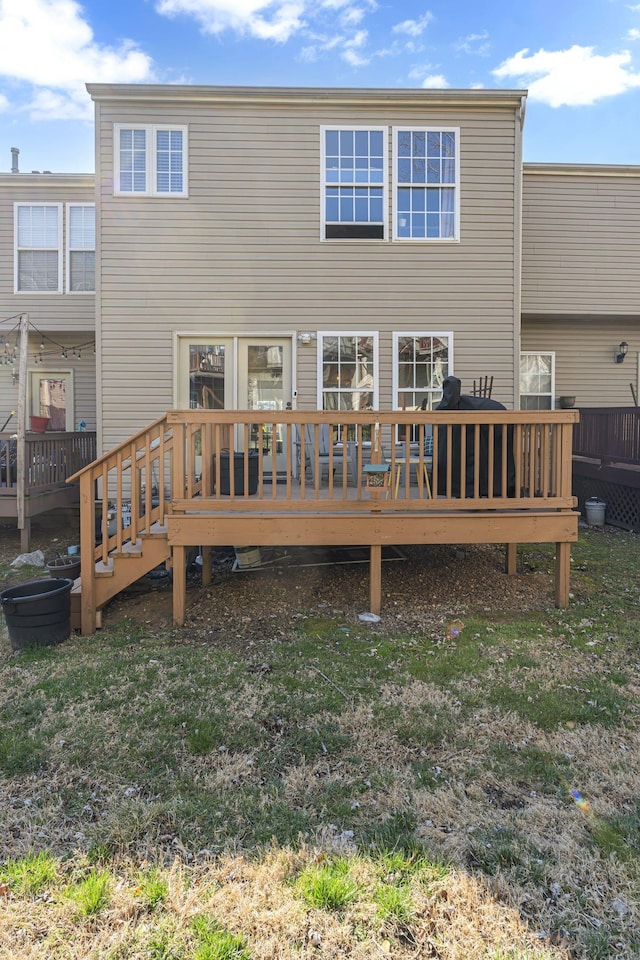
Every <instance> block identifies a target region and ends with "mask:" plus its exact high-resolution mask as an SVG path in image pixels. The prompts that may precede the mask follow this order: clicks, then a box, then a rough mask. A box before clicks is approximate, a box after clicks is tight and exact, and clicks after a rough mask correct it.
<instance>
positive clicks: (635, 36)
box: [627, 27, 640, 40]
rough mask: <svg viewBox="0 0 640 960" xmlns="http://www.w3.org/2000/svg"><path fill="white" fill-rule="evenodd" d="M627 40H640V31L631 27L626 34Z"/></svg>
mask: <svg viewBox="0 0 640 960" xmlns="http://www.w3.org/2000/svg"><path fill="white" fill-rule="evenodd" d="M627 40H640V30H637V29H636V27H632V28H631V30H629V33H628V34H627Z"/></svg>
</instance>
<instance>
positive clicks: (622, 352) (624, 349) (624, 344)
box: [616, 340, 629, 363]
mask: <svg viewBox="0 0 640 960" xmlns="http://www.w3.org/2000/svg"><path fill="white" fill-rule="evenodd" d="M618 349H619V350H620V353H616V363H622V361H623V360H624V358H625V357H626V355H627V350H628V349H629V344H628V343H627V341H626V340H623V341H622V343H621V344H620V346H619V348H618Z"/></svg>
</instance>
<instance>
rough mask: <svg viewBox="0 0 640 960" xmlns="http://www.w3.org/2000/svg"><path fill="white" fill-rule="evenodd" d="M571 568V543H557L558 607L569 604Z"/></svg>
mask: <svg viewBox="0 0 640 960" xmlns="http://www.w3.org/2000/svg"><path fill="white" fill-rule="evenodd" d="M570 568H571V544H570V543H566V542H564V541H562V542H560V543H556V569H555V587H556V607H562V608H564V607H568V606H569V578H570Z"/></svg>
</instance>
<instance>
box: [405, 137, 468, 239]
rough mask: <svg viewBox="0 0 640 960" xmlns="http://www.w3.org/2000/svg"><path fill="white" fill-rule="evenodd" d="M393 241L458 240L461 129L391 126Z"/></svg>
mask: <svg viewBox="0 0 640 960" xmlns="http://www.w3.org/2000/svg"><path fill="white" fill-rule="evenodd" d="M393 136H394V141H393V151H394V157H393V169H394V181H395V182H394V190H395V193H394V227H393V233H394V239H396V240H457V239H458V235H459V229H458V220H459V196H458V182H459V175H460V174H459V151H458V140H459V130H458V129H457V128H445V129H438V130H433V129H431V128H429V127H426V128H424V129H408V128H399V127H395V128H394V131H393Z"/></svg>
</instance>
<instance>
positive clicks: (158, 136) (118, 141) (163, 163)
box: [114, 123, 188, 197]
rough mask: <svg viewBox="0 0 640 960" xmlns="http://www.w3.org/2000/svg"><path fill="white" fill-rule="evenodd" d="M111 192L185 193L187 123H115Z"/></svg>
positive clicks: (144, 193) (146, 193)
mask: <svg viewBox="0 0 640 960" xmlns="http://www.w3.org/2000/svg"><path fill="white" fill-rule="evenodd" d="M114 150H115V156H114V193H115V194H116V195H120V194H131V193H133V194H136V195H137V196H143V197H144V196H147V197H164V196H173V197H186V196H188V187H187V127H186V126H176V127H172V126H165V125H158V124H139V125H136V126H127V125H126V124H121V123H116V124H115V127H114Z"/></svg>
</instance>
